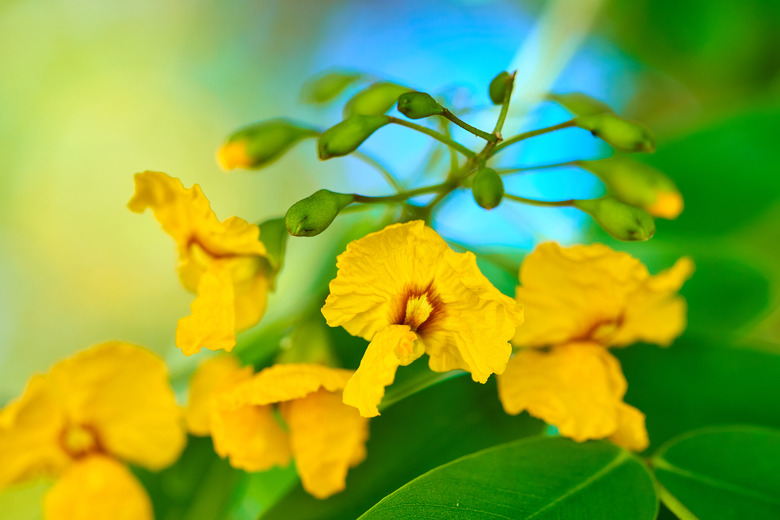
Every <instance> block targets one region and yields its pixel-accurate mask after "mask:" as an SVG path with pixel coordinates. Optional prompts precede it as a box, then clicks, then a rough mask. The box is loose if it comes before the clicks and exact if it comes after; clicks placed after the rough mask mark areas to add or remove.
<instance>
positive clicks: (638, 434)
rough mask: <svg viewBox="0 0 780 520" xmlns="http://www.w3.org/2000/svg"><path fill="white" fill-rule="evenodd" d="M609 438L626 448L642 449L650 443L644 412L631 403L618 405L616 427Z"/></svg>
mask: <svg viewBox="0 0 780 520" xmlns="http://www.w3.org/2000/svg"><path fill="white" fill-rule="evenodd" d="M609 440H611V441H612V442H614V443H615V444H617V445H618V446H623V447H624V448H626V449H627V450H632V451H643V450H645V449H646V448H647V447H648V446H649V445H650V440H649V439H648V437H647V428H645V414H643V413H642V412H640V411H639V410H637V409H636V408H634V407H633V406H631V405H628V404H625V403H621V405H620V406H619V407H618V428H617V431H615V433H613V434H612V435H610V436H609Z"/></svg>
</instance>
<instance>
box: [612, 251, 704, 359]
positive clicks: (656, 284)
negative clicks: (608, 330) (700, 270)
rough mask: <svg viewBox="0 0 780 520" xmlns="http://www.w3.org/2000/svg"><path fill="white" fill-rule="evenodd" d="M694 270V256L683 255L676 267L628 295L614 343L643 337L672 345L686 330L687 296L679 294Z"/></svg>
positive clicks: (658, 343)
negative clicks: (692, 258)
mask: <svg viewBox="0 0 780 520" xmlns="http://www.w3.org/2000/svg"><path fill="white" fill-rule="evenodd" d="M691 274H693V262H692V261H691V259H690V258H687V257H684V258H680V259H679V260H678V261H677V262H676V263H675V264H674V266H673V267H671V268H670V269H667V270H666V271H663V272H661V273H659V274H658V275H656V276H653V277H650V278H649V279H648V280H647V282H646V283H645V284H643V285H642V286H641V287H640V288H638V289H637V290H636V291H635V292H634V293H632V294H630V295H629V296H628V297H627V299H626V307H625V310H624V313H623V319H622V322H621V325H620V326H619V327H618V328H617V330H616V331H615V333H614V334H613V335H612V336H611V337H609V338H608V340H607V342H606V343H607V344H608V345H610V346H626V345H631V344H633V343H637V342H639V341H644V342H647V343H653V344H656V345H661V346H668V345H670V344H671V343H672V341H674V340H675V339H676V338H677V337H678V336H679V335H680V334H682V333H683V331H684V330H685V326H686V324H687V320H686V310H687V306H686V304H685V300H684V299H683V298H682V297H681V296H678V295H677V291H679V290H680V288H681V287H682V285H683V283H685V281H686V280H687V279H688V278H690V277H691Z"/></svg>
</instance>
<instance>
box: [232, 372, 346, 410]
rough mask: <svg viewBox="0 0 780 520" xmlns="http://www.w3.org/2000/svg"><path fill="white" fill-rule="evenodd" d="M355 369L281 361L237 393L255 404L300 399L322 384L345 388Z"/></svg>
mask: <svg viewBox="0 0 780 520" xmlns="http://www.w3.org/2000/svg"><path fill="white" fill-rule="evenodd" d="M353 373H354V372H353V371H352V370H344V369H339V368H330V367H326V366H323V365H316V364H313V363H283V364H277V365H273V366H271V367H268V368H266V369H264V370H262V371H260V372H258V373H257V374H255V376H254V377H253V378H252V380H251V381H249V382H248V383H247V384H246V385H244V387H243V388H241V389H239V390H238V391H237V393H235V395H236V396H237V397H238V398H239V399H246V400H247V402H249V403H251V404H255V405H266V404H272V403H281V402H284V401H291V400H293V399H300V398H302V397H305V396H307V395H309V394H311V393H313V392H316V391H317V390H319V389H320V388H324V389H325V390H327V391H329V392H337V391H339V390H342V389H343V388H344V385H346V384H347V381H349V378H350V377H352V374H353ZM230 398H231V396H226V399H230Z"/></svg>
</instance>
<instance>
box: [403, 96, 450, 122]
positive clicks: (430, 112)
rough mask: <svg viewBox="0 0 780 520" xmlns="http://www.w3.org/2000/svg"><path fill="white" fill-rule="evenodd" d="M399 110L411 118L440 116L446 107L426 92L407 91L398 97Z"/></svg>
mask: <svg viewBox="0 0 780 520" xmlns="http://www.w3.org/2000/svg"><path fill="white" fill-rule="evenodd" d="M398 111H399V112H401V113H402V114H403V115H405V116H406V117H408V118H409V119H421V118H423V117H430V116H439V115H441V114H443V113H444V107H442V106H441V105H440V104H439V103H437V102H436V100H435V99H433V97H431V96H430V94H426V93H425V92H407V93H406V94H402V95H401V97H399V98H398Z"/></svg>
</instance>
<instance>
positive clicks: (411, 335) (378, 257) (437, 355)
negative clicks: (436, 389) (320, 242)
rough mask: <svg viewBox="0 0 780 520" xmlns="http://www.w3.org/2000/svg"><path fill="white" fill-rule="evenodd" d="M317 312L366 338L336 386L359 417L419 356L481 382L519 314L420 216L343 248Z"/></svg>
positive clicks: (370, 411) (495, 369)
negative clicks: (354, 365) (349, 372)
mask: <svg viewBox="0 0 780 520" xmlns="http://www.w3.org/2000/svg"><path fill="white" fill-rule="evenodd" d="M337 266H338V274H337V276H336V278H335V279H334V280H333V281H332V282H331V283H330V295H329V296H328V299H327V301H326V302H325V306H324V307H323V308H322V314H323V315H324V316H325V318H326V319H327V321H328V325H330V326H331V327H337V326H339V325H340V326H343V327H344V328H345V329H346V330H347V332H349V333H350V334H352V335H354V336H361V337H363V338H365V339H366V340H368V341H370V342H371V343H370V344H369V345H368V348H367V349H366V353H365V355H364V356H363V360H362V361H361V363H360V367H359V368H358V370H357V372H355V375H354V376H353V377H352V378H351V379H350V381H349V382H348V383H347V386H346V388H345V389H344V402H345V403H346V404H349V405H351V406H355V407H356V408H358V409H359V410H360V414H361V415H363V416H364V417H373V416H376V415H379V410H378V408H377V405H378V404H379V403H380V402H381V400H382V397H383V396H384V393H385V387H386V386H388V385H390V384H391V383H392V382H393V380H394V379H395V372H396V370H397V369H398V367H399V366H406V365H408V364H409V363H411V362H412V361H414V360H415V359H417V358H419V357H420V356H422V355H423V354H424V353H427V354H428V356H429V359H428V365H429V366H430V368H431V370H434V371H436V372H446V371H449V370H455V369H462V370H466V371H468V372H470V373H471V376H472V378H473V379H474V381H478V382H480V383H484V382H485V381H487V379H488V377H489V376H490V374H494V373H495V374H500V373H502V372H503V371H504V368H505V367H506V363H507V361H508V359H509V356H510V354H511V352H512V348H511V346H510V344H509V340H510V339H511V338H512V336H513V335H514V333H515V329H516V328H517V327H518V326H519V325H520V324H521V323H522V322H523V311H522V307H520V306H519V305H518V304H517V303H516V302H515V301H514V300H512V299H511V298H509V297H507V296H505V295H503V294H501V293H500V292H499V291H498V290H497V289H496V288H495V287H493V286H492V285H491V284H490V282H489V281H488V280H487V278H485V277H484V276H483V275H482V273H481V272H480V271H479V268H478V267H477V262H476V258H475V256H474V255H473V254H472V253H469V252H467V253H456V252H454V251H453V250H452V249H450V248H449V246H448V245H447V243H446V242H445V241H444V239H442V238H441V237H440V236H439V235H438V234H437V233H436V232H435V231H434V230H432V229H430V228H428V227H426V226H425V225H424V224H423V222H422V221H414V222H409V223H406V224H393V225H391V226H388V227H386V228H385V229H383V230H382V231H379V232H376V233H371V234H369V235H366V236H365V237H363V238H361V239H360V240H356V241H354V242H352V243H351V244H349V246H347V250H346V252H344V253H343V254H342V255H340V256H339V258H338V263H337Z"/></svg>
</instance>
